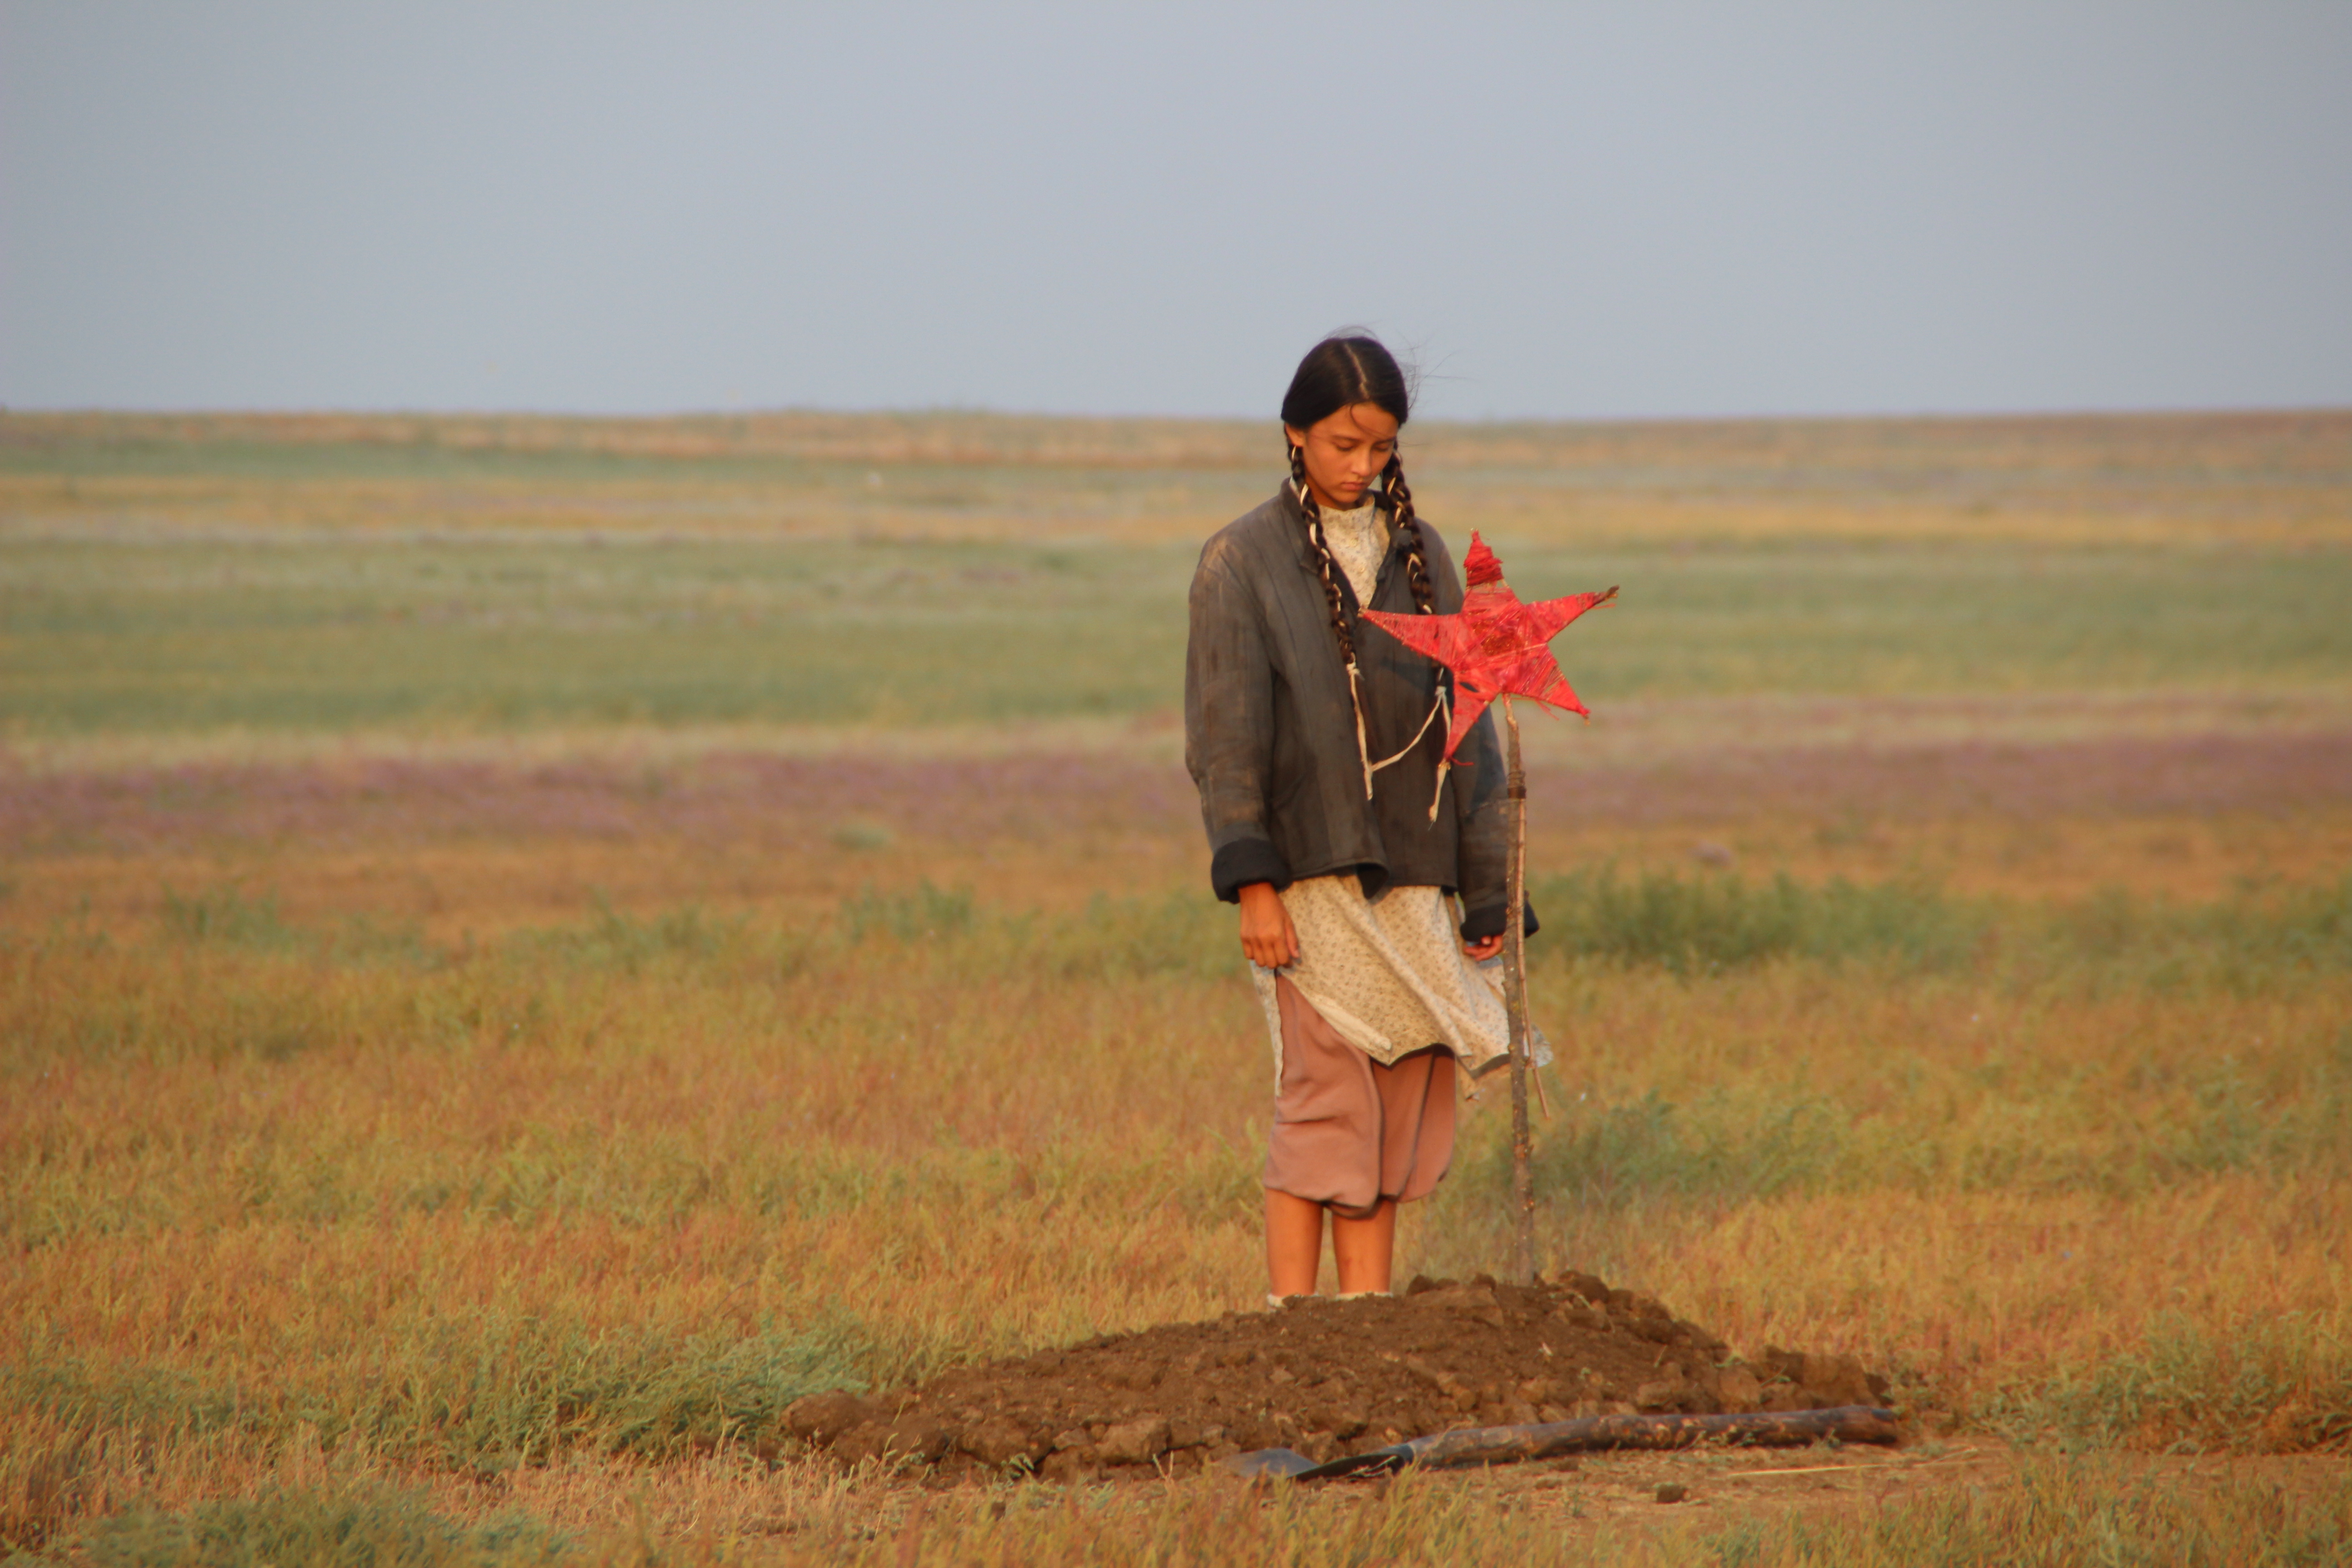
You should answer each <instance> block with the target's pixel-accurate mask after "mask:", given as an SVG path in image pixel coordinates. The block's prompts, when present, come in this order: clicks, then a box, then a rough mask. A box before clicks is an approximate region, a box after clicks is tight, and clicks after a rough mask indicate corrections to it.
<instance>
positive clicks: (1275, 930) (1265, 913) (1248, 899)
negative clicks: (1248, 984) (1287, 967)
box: [1242, 882, 1298, 969]
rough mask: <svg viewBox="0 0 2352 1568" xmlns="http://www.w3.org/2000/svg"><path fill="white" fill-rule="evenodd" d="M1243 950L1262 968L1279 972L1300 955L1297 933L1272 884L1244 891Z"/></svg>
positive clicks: (1251, 887) (1254, 883)
mask: <svg viewBox="0 0 2352 1568" xmlns="http://www.w3.org/2000/svg"><path fill="white" fill-rule="evenodd" d="M1242 951H1243V952H1245V953H1247V954H1249V961H1250V962H1251V963H1255V964H1256V965H1257V966H1258V967H1259V968H1260V969H1280V968H1281V967H1282V966H1283V965H1284V964H1286V963H1290V962H1291V961H1292V960H1294V959H1296V958H1297V956H1298V931H1297V929H1296V928H1295V927H1293V926H1292V925H1291V923H1290V911H1289V910H1286V909H1284V908H1283V907H1282V895H1281V894H1279V893H1277V892H1276V891H1275V890H1274V884H1273V883H1272V882H1252V883H1251V884H1250V885H1249V886H1247V887H1245V888H1244V889H1242Z"/></svg>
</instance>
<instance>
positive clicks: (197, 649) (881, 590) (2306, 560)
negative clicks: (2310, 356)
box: [0, 535, 2352, 734]
mask: <svg viewBox="0 0 2352 1568" xmlns="http://www.w3.org/2000/svg"><path fill="white" fill-rule="evenodd" d="M1498 543H1500V544H1502V545H1503V547H1504V548H1505V549H1506V550H1507V552H1509V553H1508V554H1507V559H1508V560H1509V561H1510V564H1511V567H1512V571H1513V574H1514V580H1515V582H1516V583H1517V585H1518V586H1519V588H1520V590H1521V592H1522V593H1523V594H1525V595H1528V596H1534V595H1538V594H1550V593H1555V592H1568V591H1570V590H1574V589H1581V588H1586V587H1599V586H1606V585H1607V584H1612V583H1616V584H1622V585H1623V587H1624V595H1623V599H1622V604H1621V605H1619V606H1618V607H1614V608H1612V610H1610V611H1609V613H1608V614H1607V615H1605V616H1601V617H1600V618H1598V619H1595V620H1592V621H1591V622H1588V623H1586V624H1583V625H1580V626H1576V627H1574V628H1572V630H1571V631H1570V634H1569V635H1568V636H1566V637H1563V638H1562V639H1561V641H1560V643H1559V654H1560V657H1561V659H1562V663H1563V665H1564V667H1565V668H1567V669H1568V670H1569V671H1570V676H1571V679H1573V680H1574V682H1575V683H1576V685H1577V686H1578V688H1579V689H1580V692H1581V693H1582V694H1583V695H1584V696H1585V697H1586V699H1587V700H1589V701H1591V702H1594V703H1599V704H1604V705H1605V704H1606V703H1609V702H1612V701H1617V700H1623V699H1626V698H1630V697H1635V696H1647V695H1688V694H1711V695H1736V694H1741V693H1759V692H1778V691H1816V692H1828V693H1863V694H1883V693H1896V692H1901V693H1933V692H1945V693H1965V692H2020V691H2031V690H2040V689H2094V688H2150V687H2166V686H2170V687H2187V688H2200V689H2220V688H2227V687H2230V686H2232V685H2254V686H2259V685H2265V684H2269V685H2284V686H2294V685H2309V684H2315V683H2328V682H2336V681H2341V680H2344V679H2347V678H2348V677H2352V617H2347V616H2343V615H2342V614H2340V613H2338V612H2339V611H2340V608H2341V606H2342V605H2344V604H2346V603H2347V602H2352V553H2347V552H2325V551H2321V552H2306V553H2302V554H2294V555H2290V554H2285V553H2263V552H2229V551H2212V550H2187V549H2180V550H2165V551H2142V552H2116V551H2099V550H2055V549H2053V550H2047V551H2032V552H2028V551H2021V550H2019V549H2017V548H2014V547H2010V546H1981V547H1969V546H1959V545H1950V546H1935V547H1926V546H1919V547H1902V546H1894V545H1884V546H1871V545H1865V546H1850V547H1833V546H1828V545H1821V546H1779V547H1743V548H1732V547H1728V546H1722V547H1717V548H1712V549H1708V550H1706V551H1701V552H1692V553H1680V552H1675V551H1671V550H1664V549H1658V550H1627V549H1622V548H1620V549H1612V550H1600V549H1596V550H1595V551H1593V552H1590V553H1579V552H1562V551H1559V550H1552V549H1532V548H1531V549H1528V550H1525V551H1512V550H1511V547H1510V544H1509V542H1508V541H1507V540H1506V541H1498ZM1193 554H1194V547H1193V546H1190V545H1182V546H1177V545H1113V544H1108V543H1094V544H1088V543H1083V542H1081V543H1070V544H1057V545H1055V546H1052V547H1023V546H1015V545H996V544H971V543H946V542H922V543H908V542H874V543H866V544H857V543H845V542H791V543H785V542H745V541H720V540H709V539H691V540H669V541H664V540H657V539H654V538H650V537H646V536H643V535H635V536H623V537H615V538H613V539H610V540H608V541H605V542H591V541H588V540H585V539H583V538H580V537H577V536H572V537H554V538H543V539H536V540H522V539H516V538H506V539H499V538H481V537H466V538H450V539H437V540H436V539H427V538H420V537H409V538H404V539H392V540H380V541H368V540H362V539H358V538H352V537H317V536H310V537H303V536H289V537H268V536H263V535H247V536H245V537H241V538H237V539H234V540H226V539H214V540H176V541H175V540H165V539H161V538H156V537H128V538H120V539H110V540H91V539H84V540H59V539H46V540H30V539H22V538H20V539H16V540H11V541H8V542H5V544H0V716H5V721H6V723H7V724H8V725H9V726H10V727H12V728H14V729H15V730H16V731H18V732H19V733H31V734H71V733H87V732H95V731H203V730H206V729H212V728H216V727H222V726H235V727H245V728H252V729H260V730H330V731H331V730H338V729H345V728H369V727H386V726H389V727H432V726H457V727H461V728H488V727H511V726H521V727H526V728H527V727H530V726H533V725H546V724H568V723H606V722H646V723H655V724H688V723H727V722H772V723H809V724H851V723H876V722H878V723H887V724H924V723H938V722H950V721H969V722H997V721H1007V720H1018V719H1061V718H1083V717H1101V716H1118V715H1127V714H1134V713H1139V712H1158V711H1168V710H1173V709H1174V708H1175V707H1176V706H1177V705H1178V704H1179V702H1180V701H1181V692H1182V659H1183V643H1184V636H1185V625H1184V606H1183V601H1184V592H1185V586H1186V584H1187V583H1188V582H1189V580H1190V575H1191V570H1192V559H1193Z"/></svg>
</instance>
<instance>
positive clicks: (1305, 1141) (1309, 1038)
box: [1258, 975, 1454, 1219]
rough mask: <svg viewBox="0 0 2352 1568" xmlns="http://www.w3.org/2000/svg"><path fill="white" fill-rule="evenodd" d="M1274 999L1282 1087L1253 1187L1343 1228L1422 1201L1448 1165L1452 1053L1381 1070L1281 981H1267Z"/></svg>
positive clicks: (1417, 1055) (1437, 1049) (1405, 1059)
mask: <svg viewBox="0 0 2352 1568" xmlns="http://www.w3.org/2000/svg"><path fill="white" fill-rule="evenodd" d="M1275 993H1276V999H1277V1002H1278V1005H1279V1006H1280V1008H1281V1011H1282V1087H1281V1088H1280V1089H1278V1090H1277V1091H1276V1094H1275V1097H1274V1130H1273V1131H1272V1132H1271V1133H1270V1134H1269V1135H1268V1136H1267V1138H1266V1150H1265V1170H1264V1171H1263V1172H1261V1173H1259V1176H1258V1180H1259V1182H1260V1183H1261V1184H1264V1185H1265V1186H1268V1187H1271V1188H1273V1189H1274V1190H1275V1191H1276V1192H1278V1193H1288V1194H1291V1195H1292V1196H1294V1197H1301V1198H1305V1199H1307V1201H1308V1202H1310V1203H1318V1204H1328V1205H1330V1207H1331V1208H1332V1210H1333V1211H1334V1212H1336V1213H1338V1214H1339V1215H1344V1216H1345V1217H1347V1218H1349V1219H1363V1218H1366V1217H1368V1216H1370V1215H1371V1214H1372V1212H1373V1211H1374V1210H1375V1209H1377V1208H1378V1207H1379V1206H1380V1205H1381V1203H1382V1202H1383V1201H1385V1200H1387V1199H1390V1198H1394V1199H1395V1200H1396V1201H1398V1202H1399V1203H1410V1202H1412V1200H1413V1199H1415V1198H1419V1197H1426V1196H1428V1195H1429V1194H1430V1192H1431V1191H1432V1190H1433V1188H1435V1187H1436V1185H1437V1183H1438V1180H1439V1178H1440V1177H1442V1176H1444V1174H1445V1168H1446V1166H1448V1165H1449V1164H1451V1163H1453V1161H1454V1053H1453V1052H1452V1051H1449V1050H1447V1049H1446V1048H1445V1047H1444V1046H1431V1047H1428V1048H1427V1049H1425V1050H1418V1051H1413V1052H1411V1053H1409V1054H1407V1055H1405V1056H1402V1057H1399V1058H1397V1059H1396V1063H1395V1065H1394V1066H1390V1067H1384V1066H1382V1065H1381V1063H1379V1062H1376V1061H1374V1060H1372V1058H1370V1057H1369V1056H1366V1055H1365V1054H1364V1053H1363V1052H1362V1051H1360V1050H1358V1049H1357V1048H1356V1047H1353V1046H1351V1045H1349V1043H1348V1042H1347V1041H1345V1040H1343V1039H1341V1038H1340V1037H1339V1032H1338V1031H1337V1030H1335V1029H1333V1028H1332V1027H1331V1026H1330V1025H1328V1024H1327V1023H1325V1022H1324V1021H1323V1015H1322V1014H1320V1013H1318V1012H1317V1011H1316V1010H1315V1008H1314V1005H1312V1004H1311V1003H1309V1002H1308V1001H1307V998H1306V997H1304V996H1301V995H1300V994H1298V990H1297V987H1296V986H1294V985H1292V984H1290V982H1289V981H1288V980H1287V979H1286V978H1284V977H1283V976H1280V975H1276V977H1275Z"/></svg>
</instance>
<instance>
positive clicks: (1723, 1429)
mask: <svg viewBox="0 0 2352 1568" xmlns="http://www.w3.org/2000/svg"><path fill="white" fill-rule="evenodd" d="M1900 1438H1901V1434H1900V1433H1899V1432H1898V1431H1897V1429H1896V1427H1895V1412H1893V1411H1892V1410H1881V1409H1877V1408H1875V1407H1874V1406H1872V1405H1840V1406H1838V1407H1837V1408H1836V1409H1834V1410H1782V1411H1776V1412H1769V1413H1766V1414H1761V1415H1594V1416H1590V1417H1587V1418H1586V1419H1584V1420H1581V1421H1547V1422H1541V1423H1538V1424H1537V1425H1535V1426H1471V1427H1465V1428H1464V1429H1462V1430H1461V1431H1458V1432H1440V1433H1438V1434H1437V1435H1436V1436H1430V1437H1415V1438H1413V1439H1412V1440H1411V1441H1410V1442H1404V1443H1398V1444H1395V1445H1393V1446H1392V1447H1386V1448H1374V1449H1372V1450H1370V1452H1368V1453H1362V1454H1350V1455H1349V1456H1348V1457H1346V1458H1339V1459H1333V1460H1331V1461H1330V1462H1329V1463H1328V1464H1322V1465H1318V1464H1317V1463H1316V1462H1315V1461H1314V1460H1312V1459H1310V1458H1307V1456H1306V1455H1304V1454H1301V1453H1298V1452H1297V1451H1295V1450H1293V1449H1290V1448H1260V1449H1259V1450H1257V1451H1256V1452H1255V1453H1252V1454H1237V1455H1235V1456H1234V1458H1230V1459H1227V1460H1226V1461H1225V1468H1227V1469H1230V1470H1232V1471H1234V1473H1235V1474H1236V1475H1243V1476H1254V1477H1263V1478H1265V1479H1272V1480H1294V1481H1314V1480H1328V1479H1336V1478H1339V1477H1342V1476H1370V1475H1379V1474H1384V1473H1387V1472H1390V1471H1394V1470H1402V1469H1404V1468H1406V1467H1408V1466H1412V1465H1426V1466H1429V1467H1430V1468H1435V1469H1452V1468H1461V1467H1464V1466H1467V1465H1511V1464H1517V1463H1518V1462H1519V1461H1521V1460H1523V1459H1548V1458H1551V1457H1552V1456H1553V1455H1555V1454H1589V1453H1596V1452H1600V1451H1602V1450H1605V1449H1611V1448H1688V1447H1696V1445H1698V1444H1700V1443H1710V1442H1712V1443H1727V1444H1738V1445H1741V1446H1744V1447H1768V1448H1790V1447H1801V1446H1802V1445H1804V1444H1807V1443H1823V1442H1828V1441H1831V1440H1832V1439H1834V1440H1836V1441H1837V1442H1841V1443H1894V1442H1897V1441H1899V1440H1900Z"/></svg>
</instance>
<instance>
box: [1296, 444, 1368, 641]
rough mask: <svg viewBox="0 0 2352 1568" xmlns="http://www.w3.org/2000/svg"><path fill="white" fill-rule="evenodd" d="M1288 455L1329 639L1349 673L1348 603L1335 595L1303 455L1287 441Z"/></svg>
mask: <svg viewBox="0 0 2352 1568" xmlns="http://www.w3.org/2000/svg"><path fill="white" fill-rule="evenodd" d="M1282 444H1283V445H1284V446H1285V447H1287V448H1288V449H1289V452H1290V482H1291V485H1292V487H1293V488H1294V489H1297V492H1298V504H1299V506H1300V507H1301V508H1302V509H1303V510H1305V511H1306V513H1307V543H1309V544H1311V545H1313V546H1314V547H1315V569H1316V571H1317V572H1318V573H1320V574H1322V577H1323V597H1324V599H1325V601H1326V602H1327V603H1328V604H1329V605H1330V606H1331V635H1332V636H1334V637H1338V638H1339V662H1340V663H1341V664H1343V665H1345V666H1347V667H1348V668H1349V669H1353V668H1355V667H1356V635H1355V634H1354V633H1353V632H1351V631H1349V629H1348V602H1347V600H1346V599H1345V598H1344V597H1342V596H1341V595H1340V593H1339V574H1338V572H1337V571H1336V569H1335V568H1336V566H1337V563H1335V562H1334V561H1333V560H1332V559H1331V546H1330V545H1329V544H1328V542H1326V541H1325V540H1324V538H1323V512H1322V510H1321V509H1320V508H1318V506H1317V505H1316V504H1315V492H1314V491H1313V490H1312V489H1308V488H1307V454H1306V453H1305V452H1304V451H1302V450H1300V449H1299V447H1297V445H1296V444H1295V443H1293V442H1292V441H1291V440H1290V439H1289V437H1284V438H1283V443H1282Z"/></svg>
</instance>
